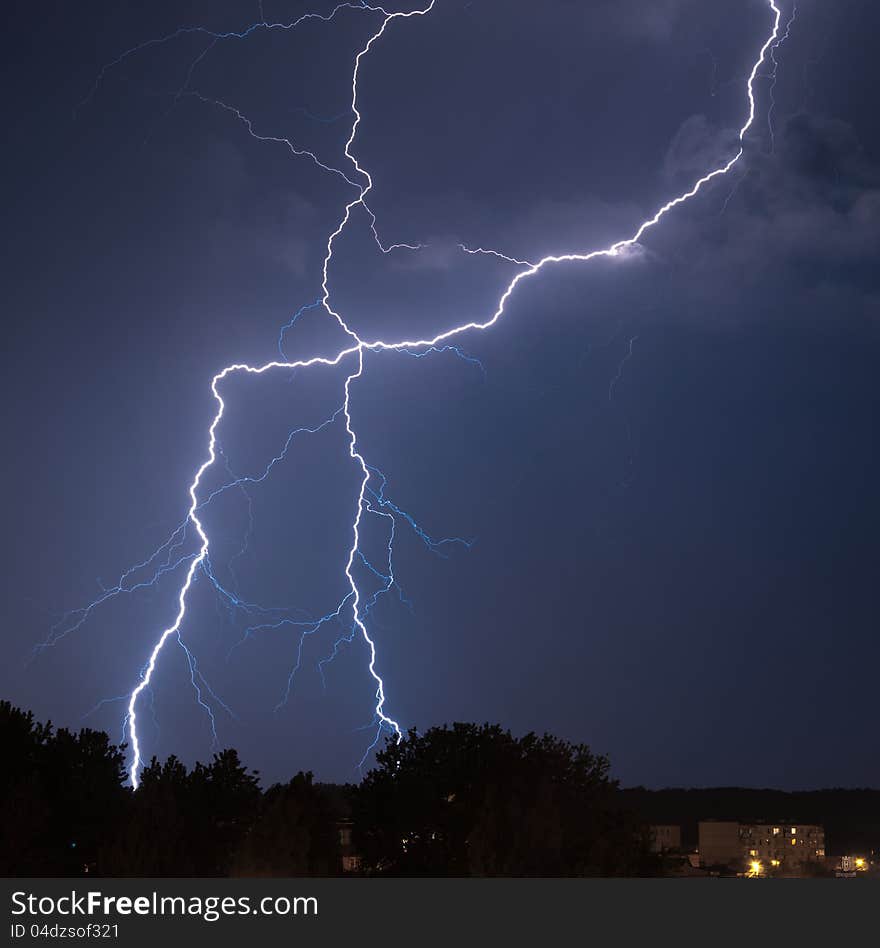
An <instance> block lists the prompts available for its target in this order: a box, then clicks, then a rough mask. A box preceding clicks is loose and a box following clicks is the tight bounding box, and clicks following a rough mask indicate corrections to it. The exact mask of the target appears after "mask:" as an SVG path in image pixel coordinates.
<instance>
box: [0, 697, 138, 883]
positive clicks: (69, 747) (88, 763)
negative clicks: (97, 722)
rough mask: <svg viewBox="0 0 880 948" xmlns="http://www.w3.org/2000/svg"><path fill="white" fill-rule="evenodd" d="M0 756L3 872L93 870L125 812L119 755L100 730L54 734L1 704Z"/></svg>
mask: <svg viewBox="0 0 880 948" xmlns="http://www.w3.org/2000/svg"><path fill="white" fill-rule="evenodd" d="M0 754H2V759H3V768H2V770H0V813H2V816H0V871H2V873H3V874H4V875H36V876H46V875H49V876H56V875H57V876H64V875H78V874H80V873H82V872H84V871H91V870H92V869H93V868H94V867H95V866H96V864H97V861H98V852H99V850H100V847H101V846H102V845H103V844H104V842H105V840H106V839H108V838H109V837H110V836H112V834H113V832H114V830H115V828H116V827H117V825H118V823H119V821H120V819H121V818H122V815H123V812H124V808H125V802H126V796H127V793H126V791H125V789H124V788H123V784H124V781H125V760H124V756H123V749H122V748H119V747H115V746H114V745H113V744H111V743H110V738H109V737H108V736H107V735H106V734H105V733H103V732H102V731H92V730H89V729H83V730H81V731H80V732H79V733H78V734H75V733H73V732H71V731H68V730H65V729H61V730H59V731H53V728H52V724H51V722H50V723H47V724H38V723H36V722H34V718H33V714H32V713H31V712H24V711H21V710H20V709H18V708H14V707H13V706H12V705H11V704H10V703H9V702H8V701H2V702H0Z"/></svg>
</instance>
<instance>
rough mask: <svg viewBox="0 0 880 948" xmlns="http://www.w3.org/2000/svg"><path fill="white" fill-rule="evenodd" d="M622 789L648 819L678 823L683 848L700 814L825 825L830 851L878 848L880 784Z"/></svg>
mask: <svg viewBox="0 0 880 948" xmlns="http://www.w3.org/2000/svg"><path fill="white" fill-rule="evenodd" d="M621 792H622V795H623V798H624V800H625V801H626V805H627V806H628V807H630V808H631V809H633V810H634V811H635V812H636V813H638V814H639V816H640V817H641V818H642V819H643V820H645V821H646V822H647V823H654V824H656V823H673V824H677V825H679V826H681V832H682V846H683V847H684V848H685V849H695V848H696V846H697V823H698V821H699V820H738V821H740V822H744V823H812V824H818V825H820V826H824V828H825V851H826V852H827V853H828V855H829V856H832V857H834V856H842V855H846V854H848V853H852V852H862V851H864V850H874V851H880V790H847V789H829V790H803V791H791V792H789V791H785V790H762V789H750V788H745V787H712V788H707V789H681V788H668V789H664V790H647V789H645V788H644V787H633V788H630V789H627V790H623V791H621Z"/></svg>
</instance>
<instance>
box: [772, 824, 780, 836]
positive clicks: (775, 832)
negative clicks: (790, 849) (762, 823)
mask: <svg viewBox="0 0 880 948" xmlns="http://www.w3.org/2000/svg"><path fill="white" fill-rule="evenodd" d="M780 832H782V831H781V830H780V829H779V827H778V826H774V827H773V835H774V836H778V835H779V834H780Z"/></svg>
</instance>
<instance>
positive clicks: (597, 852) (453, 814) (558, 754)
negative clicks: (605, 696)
mask: <svg viewBox="0 0 880 948" xmlns="http://www.w3.org/2000/svg"><path fill="white" fill-rule="evenodd" d="M377 763H378V765H379V766H378V767H377V768H376V769H375V770H373V771H371V772H370V773H369V774H368V775H367V776H366V778H365V779H364V781H363V783H362V784H361V786H360V787H359V788H358V791H357V794H356V797H355V814H354V822H355V831H356V834H357V840H358V845H359V848H360V851H361V854H362V856H363V858H364V861H365V864H366V865H367V866H368V867H371V868H372V869H373V871H375V872H380V873H385V874H391V875H408V876H412V875H434V876H436V875H451V876H470V875H476V876H572V875H578V876H587V875H636V874H650V873H652V872H653V871H654V865H653V861H652V859H651V857H650V855H649V852H648V850H649V844H648V837H647V834H646V833H645V831H644V828H643V827H642V826H641V825H640V824H639V823H638V821H637V820H635V818H634V817H632V816H631V815H630V814H628V813H626V812H625V811H623V810H622V809H620V808H619V805H618V802H617V784H616V783H615V782H614V781H612V780H610V779H609V777H608V767H609V764H608V760H607V758H605V757H601V756H597V755H595V754H593V753H592V752H591V751H590V749H589V748H588V747H587V746H586V745H583V744H577V745H573V744H569V743H567V742H565V741H560V740H558V739H557V738H554V737H551V736H549V735H545V736H544V737H537V736H536V735H534V734H527V735H526V736H525V737H523V738H519V739H517V738H514V737H513V736H512V735H511V734H510V732H509V731H504V730H502V729H501V727H500V726H498V725H491V726H490V725H482V726H478V725H475V724H455V725H453V726H452V727H451V728H448V727H442V728H432V729H431V730H429V731H428V732H426V733H425V734H424V735H421V736H419V735H417V734H416V733H415V731H411V732H410V733H409V735H408V736H407V737H406V739H405V740H403V741H402V742H400V743H399V744H398V743H396V742H394V741H389V742H388V744H387V745H386V747H385V749H384V750H383V751H381V752H380V753H379V754H378V755H377Z"/></svg>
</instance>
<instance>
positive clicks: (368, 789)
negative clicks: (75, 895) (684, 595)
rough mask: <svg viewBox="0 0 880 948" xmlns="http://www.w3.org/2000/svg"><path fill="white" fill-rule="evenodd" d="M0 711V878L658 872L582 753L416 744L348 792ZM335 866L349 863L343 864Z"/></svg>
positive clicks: (541, 740) (484, 735)
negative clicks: (130, 751) (263, 776)
mask: <svg viewBox="0 0 880 948" xmlns="http://www.w3.org/2000/svg"><path fill="white" fill-rule="evenodd" d="M124 750H125V749H124V747H119V746H116V745H114V744H113V743H112V742H111V741H110V738H109V737H108V736H107V734H105V733H103V732H100V731H93V730H89V729H84V730H81V731H79V732H78V733H73V732H70V731H68V730H65V729H60V730H55V729H53V728H52V726H51V724H45V725H44V724H40V723H37V722H35V721H34V718H33V715H32V714H31V713H29V712H24V711H21V710H20V709H18V708H14V707H12V705H11V704H9V702H0V753H2V759H3V767H2V769H0V872H2V874H3V875H7V876H24V875H33V876H76V875H81V874H83V873H86V872H87V873H90V874H97V875H104V876H140V877H144V876H157V877H169V876H332V875H337V874H340V873H342V871H343V865H345V868H346V869H348V870H349V871H352V870H354V871H357V872H360V873H361V874H365V875H390V876H615V875H652V874H655V873H656V872H657V871H658V865H657V862H656V858H655V857H654V856H653V855H652V854H651V853H650V845H649V835H648V829H647V826H646V825H644V823H643V822H642V821H641V820H640V819H639V818H637V817H636V816H634V814H633V812H632V810H631V809H629V808H627V807H626V805H625V803H624V796H623V794H622V793H621V791H620V790H619V788H618V786H617V784H616V782H615V781H613V780H612V779H611V778H610V776H609V763H608V760H607V759H606V758H604V757H601V756H597V755H595V754H593V753H592V752H591V751H590V749H589V748H588V747H586V746H585V745H572V744H569V743H567V742H564V741H560V740H557V739H556V738H553V737H551V736H544V737H537V736H536V735H534V734H529V735H526V736H525V737H523V738H515V737H513V736H512V735H511V734H510V733H509V732H507V731H504V730H502V728H500V727H498V726H491V725H481V726H478V725H474V724H455V725H453V726H452V727H442V728H433V729H431V730H430V731H428V732H426V733H425V734H423V735H417V734H416V733H415V732H411V733H410V734H409V735H407V736H406V738H405V739H404V740H403V741H402V742H401V743H399V744H398V743H396V742H389V743H388V744H387V745H386V747H385V749H384V750H382V751H380V752H379V753H378V754H377V758H376V767H375V768H374V769H373V770H372V771H370V773H369V774H367V776H366V777H365V779H364V780H363V781H362V782H361V783H360V784H359V785H357V786H335V785H327V784H319V783H315V782H314V781H313V779H312V775H311V774H309V773H298V774H297V775H296V776H295V777H294V778H293V779H292V780H290V781H289V782H288V783H285V784H275V785H273V786H271V787H269V788H268V789H266V790H263V789H261V787H260V782H259V774H258V773H257V772H256V771H251V770H248V769H247V768H246V767H244V766H243V765H242V764H241V762H240V761H239V758H238V755H237V753H236V752H235V751H234V750H225V751H223V752H222V753H219V754H216V755H215V756H214V758H213V761H212V762H211V763H210V764H196V765H195V766H194V767H193V768H192V769H187V768H186V767H185V766H184V765H183V764H182V763H181V762H180V761H179V760H177V759H176V758H174V757H170V758H168V760H166V761H165V762H164V763H163V762H159V761H158V760H156V759H154V760H153V761H151V763H150V764H149V765H148V766H147V767H146V768H144V770H143V772H142V774H141V779H140V786H139V788H138V790H137V791H132V790H131V789H130V788H129V787H127V786H126V781H127V773H126V768H125V756H124ZM343 857H345V859H346V862H345V863H343Z"/></svg>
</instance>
